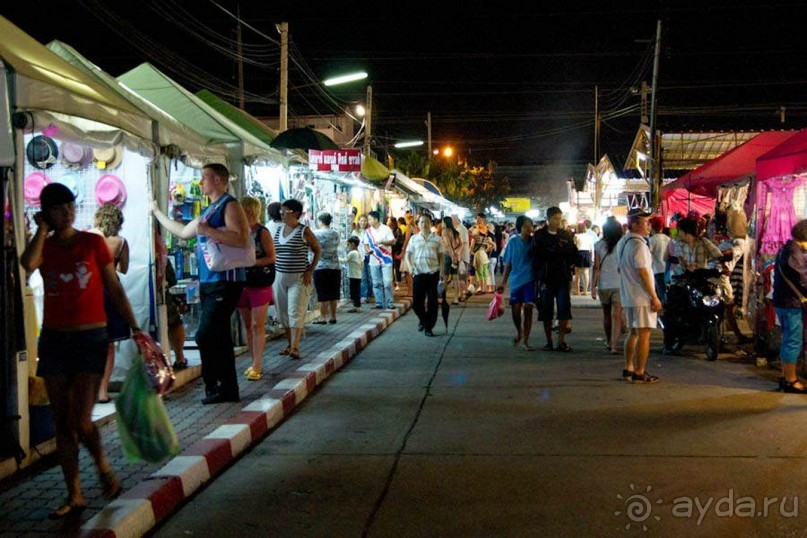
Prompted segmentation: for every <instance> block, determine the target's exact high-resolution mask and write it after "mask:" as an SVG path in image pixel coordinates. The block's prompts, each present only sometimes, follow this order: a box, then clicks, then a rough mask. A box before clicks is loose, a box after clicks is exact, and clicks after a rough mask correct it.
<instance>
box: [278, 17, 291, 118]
mask: <svg viewBox="0 0 807 538" xmlns="http://www.w3.org/2000/svg"><path fill="white" fill-rule="evenodd" d="M278 31H279V32H280V121H279V123H278V131H280V132H281V133H282V132H283V131H285V130H287V129H288V128H289V23H287V22H281V23H280V27H279V28H278Z"/></svg>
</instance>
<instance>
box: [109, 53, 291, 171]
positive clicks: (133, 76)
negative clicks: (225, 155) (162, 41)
mask: <svg viewBox="0 0 807 538" xmlns="http://www.w3.org/2000/svg"><path fill="white" fill-rule="evenodd" d="M118 80H119V81H120V82H121V83H123V84H124V85H125V86H126V87H127V88H129V89H131V90H132V91H134V92H135V93H137V94H139V95H140V96H141V97H143V98H145V99H146V100H148V101H150V102H151V103H153V104H155V105H156V106H158V107H160V108H162V109H163V110H165V111H166V112H168V113H169V114H171V115H172V116H173V117H175V118H176V119H177V120H179V121H181V122H182V123H184V124H186V125H188V126H190V127H191V128H193V129H194V130H195V131H198V132H200V133H204V134H205V135H207V137H208V141H209V143H212V144H220V143H226V144H243V152H244V156H245V157H250V156H256V155H275V152H274V150H272V149H271V148H270V147H269V146H268V145H267V144H264V143H263V142H262V141H261V140H260V139H258V138H257V137H255V136H254V135H252V134H251V133H249V132H247V131H245V130H244V129H242V128H241V127H239V126H238V125H236V124H235V123H233V122H232V121H230V120H229V119H227V118H226V117H224V116H223V115H222V114H220V113H219V112H217V111H216V110H215V109H213V108H212V107H211V106H210V105H208V104H207V103H205V102H204V101H202V100H201V99H199V98H198V97H196V96H195V95H193V94H192V93H190V92H189V91H188V90H186V89H185V88H184V87H182V86H180V85H179V83H177V82H175V81H174V80H172V79H171V78H170V77H168V75H166V74H164V73H163V72H161V71H160V70H159V69H157V68H156V67H154V66H153V65H151V64H149V63H143V64H140V65H139V66H137V67H135V68H134V69H132V70H131V71H128V72H126V73H124V74H123V75H121V76H119V77H118Z"/></svg>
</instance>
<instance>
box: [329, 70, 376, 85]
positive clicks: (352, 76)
mask: <svg viewBox="0 0 807 538" xmlns="http://www.w3.org/2000/svg"><path fill="white" fill-rule="evenodd" d="M366 78H367V73H365V72H364V71H361V72H359V73H349V74H347V75H340V76H338V77H333V78H329V79H325V80H323V81H322V83H323V84H324V85H325V86H336V85H337V84H345V83H347V82H355V81H357V80H364V79H366Z"/></svg>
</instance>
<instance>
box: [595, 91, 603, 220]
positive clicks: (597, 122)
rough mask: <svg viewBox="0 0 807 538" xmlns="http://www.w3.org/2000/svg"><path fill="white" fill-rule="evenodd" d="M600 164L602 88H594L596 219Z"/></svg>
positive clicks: (598, 200)
mask: <svg viewBox="0 0 807 538" xmlns="http://www.w3.org/2000/svg"><path fill="white" fill-rule="evenodd" d="M599 163H600V88H599V86H594V217H595V218H597V219H599V217H600V198H601V196H602V195H601V193H602V174H601V173H600V168H599V166H597V165H598V164H599Z"/></svg>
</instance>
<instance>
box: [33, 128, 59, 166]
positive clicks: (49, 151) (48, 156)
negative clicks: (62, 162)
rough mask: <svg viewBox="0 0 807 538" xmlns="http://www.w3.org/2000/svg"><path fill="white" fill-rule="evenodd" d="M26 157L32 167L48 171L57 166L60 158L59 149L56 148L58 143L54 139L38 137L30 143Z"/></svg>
mask: <svg viewBox="0 0 807 538" xmlns="http://www.w3.org/2000/svg"><path fill="white" fill-rule="evenodd" d="M25 155H26V157H28V162H29V163H31V166H33V167H34V168H39V169H40V170H47V169H48V168H52V167H53V165H55V164H56V160H57V158H58V157H59V148H57V147H56V142H54V140H53V139H52V138H50V137H47V136H44V135H37V136H35V137H33V138H32V139H31V141H30V142H28V145H27V146H26V148H25Z"/></svg>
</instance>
